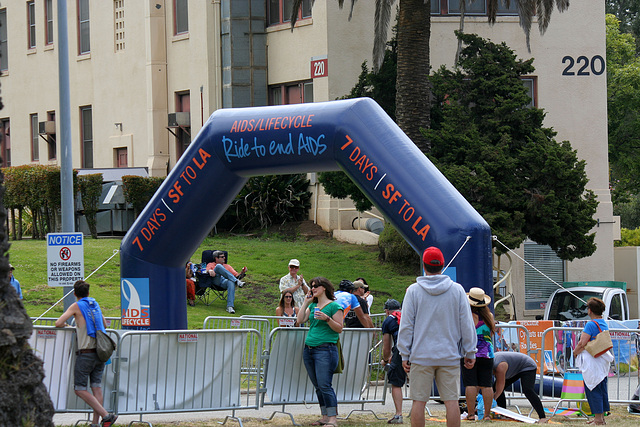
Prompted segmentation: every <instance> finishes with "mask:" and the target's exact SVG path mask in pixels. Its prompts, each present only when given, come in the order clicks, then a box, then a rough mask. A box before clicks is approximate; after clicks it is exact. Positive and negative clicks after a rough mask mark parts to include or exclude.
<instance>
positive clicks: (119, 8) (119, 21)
mask: <svg viewBox="0 0 640 427" xmlns="http://www.w3.org/2000/svg"><path fill="white" fill-rule="evenodd" d="M113 21H114V22H113V24H114V25H113V28H114V31H115V34H114V42H115V51H116V52H119V51H121V50H124V47H125V46H124V0H115V1H114V2H113Z"/></svg>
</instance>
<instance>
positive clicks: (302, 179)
mask: <svg viewBox="0 0 640 427" xmlns="http://www.w3.org/2000/svg"><path fill="white" fill-rule="evenodd" d="M308 187H309V180H308V179H306V175H305V174H294V175H268V176H256V177H252V178H250V179H249V181H247V183H246V184H245V186H244V187H243V188H242V190H241V191H240V194H238V195H237V196H236V198H235V199H234V200H233V202H231V206H229V209H228V210H227V212H226V213H225V215H224V216H223V218H222V219H221V221H220V222H221V223H223V224H228V225H229V228H230V229H235V228H238V229H241V230H245V231H248V230H253V229H257V228H267V227H269V226H271V225H275V224H284V223H286V222H293V221H302V220H304V219H306V218H307V215H308V212H309V208H310V207H311V193H310V192H309V191H308V190H307V188H308Z"/></svg>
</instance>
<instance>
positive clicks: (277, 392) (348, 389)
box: [261, 328, 384, 417]
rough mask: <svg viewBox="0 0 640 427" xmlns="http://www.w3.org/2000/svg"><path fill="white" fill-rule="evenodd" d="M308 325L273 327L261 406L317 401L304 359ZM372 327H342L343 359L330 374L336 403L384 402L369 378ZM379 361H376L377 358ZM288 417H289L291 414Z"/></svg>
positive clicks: (372, 338) (372, 337)
mask: <svg viewBox="0 0 640 427" xmlns="http://www.w3.org/2000/svg"><path fill="white" fill-rule="evenodd" d="M308 331H309V329H308V328H276V329H274V330H273V331H272V332H271V334H270V336H269V341H268V350H267V353H268V359H267V363H266V367H265V382H264V385H265V387H264V394H263V396H262V399H261V406H266V405H279V406H282V408H283V411H280V412H283V413H286V412H284V407H285V406H286V405H294V404H309V403H317V398H316V394H315V390H314V388H313V385H312V383H311V380H309V376H308V374H307V371H306V368H305V366H304V362H303V357H302V354H303V351H304V341H305V338H306V336H307V332H308ZM375 334H379V330H375V329H347V328H345V329H343V332H342V333H341V334H340V343H341V345H342V353H343V357H344V361H345V366H344V370H343V372H342V373H341V374H335V375H334V377H333V387H334V390H335V392H336V396H337V399H338V403H361V404H363V407H364V404H366V403H384V392H383V389H379V387H378V385H377V383H375V382H374V383H372V381H371V366H372V364H373V363H372V362H373V360H372V359H371V349H372V347H373V346H372V340H374V335H375ZM376 362H378V363H379V361H376ZM289 416H291V417H292V415H291V414H289Z"/></svg>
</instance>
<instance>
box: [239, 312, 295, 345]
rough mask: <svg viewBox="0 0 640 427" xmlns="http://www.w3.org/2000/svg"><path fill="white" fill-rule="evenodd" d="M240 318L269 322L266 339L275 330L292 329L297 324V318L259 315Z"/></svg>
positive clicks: (246, 315) (245, 315)
mask: <svg viewBox="0 0 640 427" xmlns="http://www.w3.org/2000/svg"><path fill="white" fill-rule="evenodd" d="M240 318H241V319H264V320H266V321H267V322H269V332H268V333H267V334H266V335H264V336H265V337H268V336H269V334H270V333H271V331H273V330H274V329H275V328H290V327H293V326H294V324H295V323H296V318H295V317H286V316H261V315H259V314H243V315H242V316H240ZM305 324H306V323H305ZM302 326H304V325H302ZM265 345H266V343H265Z"/></svg>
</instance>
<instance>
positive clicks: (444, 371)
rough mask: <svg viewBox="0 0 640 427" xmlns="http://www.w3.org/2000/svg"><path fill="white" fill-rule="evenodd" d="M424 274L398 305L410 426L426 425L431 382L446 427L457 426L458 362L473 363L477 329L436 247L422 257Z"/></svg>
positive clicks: (470, 366) (464, 295)
mask: <svg viewBox="0 0 640 427" xmlns="http://www.w3.org/2000/svg"><path fill="white" fill-rule="evenodd" d="M422 262H423V264H424V271H425V275H424V276H420V277H418V278H417V279H416V283H414V284H413V285H411V286H409V288H408V289H407V292H406V294H405V297H404V301H403V303H402V318H401V320H400V331H399V332H398V343H397V345H398V351H399V352H400V355H401V356H402V366H403V367H404V370H405V371H406V372H408V373H409V382H410V383H411V387H410V388H409V390H410V395H411V396H410V397H411V400H413V405H412V407H411V426H412V427H418V426H420V427H422V426H424V424H425V419H424V410H425V406H426V404H427V402H428V401H429V397H430V396H431V384H432V383H433V380H434V378H435V380H436V385H437V386H438V394H439V395H440V398H441V399H442V400H443V401H444V405H445V407H446V409H447V426H448V427H459V426H460V411H459V409H458V397H459V396H460V359H461V358H462V357H464V364H465V366H466V367H467V369H471V368H472V367H473V365H474V364H475V361H476V359H475V357H476V355H475V351H476V345H477V336H476V328H475V326H474V324H473V318H472V316H471V308H470V306H469V301H468V300H467V295H466V293H465V291H464V288H463V287H462V286H461V285H460V284H458V283H456V282H454V281H453V280H451V278H450V277H449V276H446V275H444V274H442V269H443V268H444V256H443V255H442V252H441V251H440V249H438V248H436V247H433V246H432V247H429V248H427V249H426V250H425V251H424V253H423V254H422Z"/></svg>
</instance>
